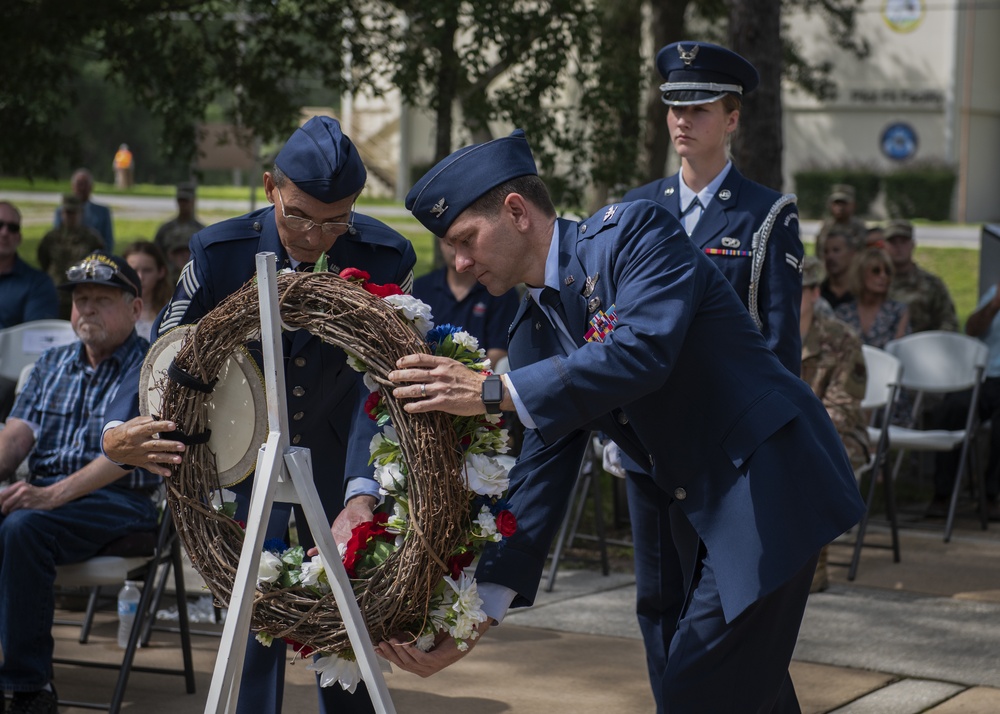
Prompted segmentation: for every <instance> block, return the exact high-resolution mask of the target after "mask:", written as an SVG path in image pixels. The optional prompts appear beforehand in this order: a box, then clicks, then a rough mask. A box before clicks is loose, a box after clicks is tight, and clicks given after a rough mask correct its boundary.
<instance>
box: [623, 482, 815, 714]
mask: <svg viewBox="0 0 1000 714" xmlns="http://www.w3.org/2000/svg"><path fill="white" fill-rule="evenodd" d="M627 486H628V503H629V513H630V516H631V519H632V531H633V541H634V544H635V570H636V593H637V601H636V613H637V615H638V619H639V627H640V629H641V630H642V636H643V641H644V643H645V646H646V663H647V666H648V668H649V677H650V681H651V683H652V687H653V696H654V698H655V700H656V707H657V711H658V712H661V713H669V714H686V713H688V712H694V713H697V712H727V713H728V714H742V713H744V712H745V713H746V714H769V713H773V714H798V713H799V712H800V709H799V704H798V699H797V698H796V696H795V689H794V687H793V686H792V681H791V678H790V677H789V675H788V664H789V662H790V661H791V658H792V652H793V650H794V648H795V640H796V638H797V637H798V631H799V625H800V623H801V621H802V615H803V613H804V611H805V605H806V600H807V598H808V595H809V586H810V584H811V582H812V575H813V572H814V571H815V569H816V558H815V557H814V558H812V559H810V561H809V562H808V563H806V564H805V565H804V566H803V568H802V569H801V570H800V571H799V572H798V573H797V574H796V575H795V576H794V577H793V578H792V579H791V580H789V581H788V582H786V583H785V584H783V585H782V586H781V587H779V588H778V589H777V590H775V591H774V592H772V593H770V594H768V595H767V596H765V597H763V598H761V599H760V600H758V601H756V602H755V603H754V604H752V605H751V606H750V607H748V608H747V609H746V610H745V611H744V612H743V613H741V614H740V615H739V616H738V617H736V618H735V619H734V620H733V621H732V622H728V623H727V622H726V619H725V616H724V614H723V610H722V603H721V600H720V598H719V591H718V587H717V583H716V576H715V568H714V563H713V561H712V558H711V554H710V553H707V552H706V550H705V547H704V544H703V543H701V541H700V539H699V538H698V535H697V533H696V532H695V531H694V529H693V528H692V527H691V524H690V523H689V522H688V520H687V517H686V516H685V515H684V513H683V511H682V510H681V509H680V508H679V507H678V506H677V504H676V503H674V502H673V499H672V498H671V497H670V495H669V494H667V493H666V492H664V491H663V490H662V489H660V488H659V487H658V486H656V484H655V483H654V482H653V480H652V479H651V478H650V477H649V476H646V475H644V474H633V473H630V474H629V477H628V484H627Z"/></svg>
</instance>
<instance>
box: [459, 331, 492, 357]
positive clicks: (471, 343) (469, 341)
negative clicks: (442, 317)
mask: <svg viewBox="0 0 1000 714" xmlns="http://www.w3.org/2000/svg"><path fill="white" fill-rule="evenodd" d="M451 340H452V342H454V343H455V344H456V345H458V346H459V347H464V348H465V349H467V350H468V351H469V352H474V353H475V354H478V355H479V357H480V359H484V358H485V357H486V350H481V349H479V340H477V339H476V338H475V337H474V336H473V335H470V334H469V333H468V332H466V331H465V330H459V331H458V332H453V333H452V334H451Z"/></svg>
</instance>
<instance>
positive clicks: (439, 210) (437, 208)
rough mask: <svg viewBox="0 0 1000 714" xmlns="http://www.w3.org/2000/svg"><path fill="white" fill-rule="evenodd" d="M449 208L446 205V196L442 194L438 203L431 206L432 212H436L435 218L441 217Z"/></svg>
mask: <svg viewBox="0 0 1000 714" xmlns="http://www.w3.org/2000/svg"><path fill="white" fill-rule="evenodd" d="M447 210H448V206H446V205H445V203H444V196H442V197H441V199H440V200H439V201H438V202H437V203H435V204H434V205H433V206H431V213H433V214H434V217H435V218H440V217H441V216H442V215H443V214H444V212H445V211H447Z"/></svg>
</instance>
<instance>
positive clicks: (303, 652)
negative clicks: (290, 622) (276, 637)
mask: <svg viewBox="0 0 1000 714" xmlns="http://www.w3.org/2000/svg"><path fill="white" fill-rule="evenodd" d="M282 639H283V640H284V641H285V643H286V644H287V645H288V646H289V647H291V648H292V649H293V650H295V651H296V652H298V653H299V656H300V657H302V658H303V659H305V658H306V657H308V656H309V655H311V654H312V653H313V652H314V651H315V648H314V647H310V646H309V645H304V644H302V643H301V642H296V641H295V640H292V639H289V638H288V637H283V638H282Z"/></svg>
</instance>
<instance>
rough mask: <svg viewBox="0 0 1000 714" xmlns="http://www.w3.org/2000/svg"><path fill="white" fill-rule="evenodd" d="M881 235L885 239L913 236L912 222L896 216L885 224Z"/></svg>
mask: <svg viewBox="0 0 1000 714" xmlns="http://www.w3.org/2000/svg"><path fill="white" fill-rule="evenodd" d="M882 235H883V237H884V238H885V239H886V240H891V239H892V238H913V224H912V223H910V222H909V221H907V220H905V219H903V218H897V219H895V220H892V221H889V222H888V223H886V224H885V229H884V230H883V233H882Z"/></svg>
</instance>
